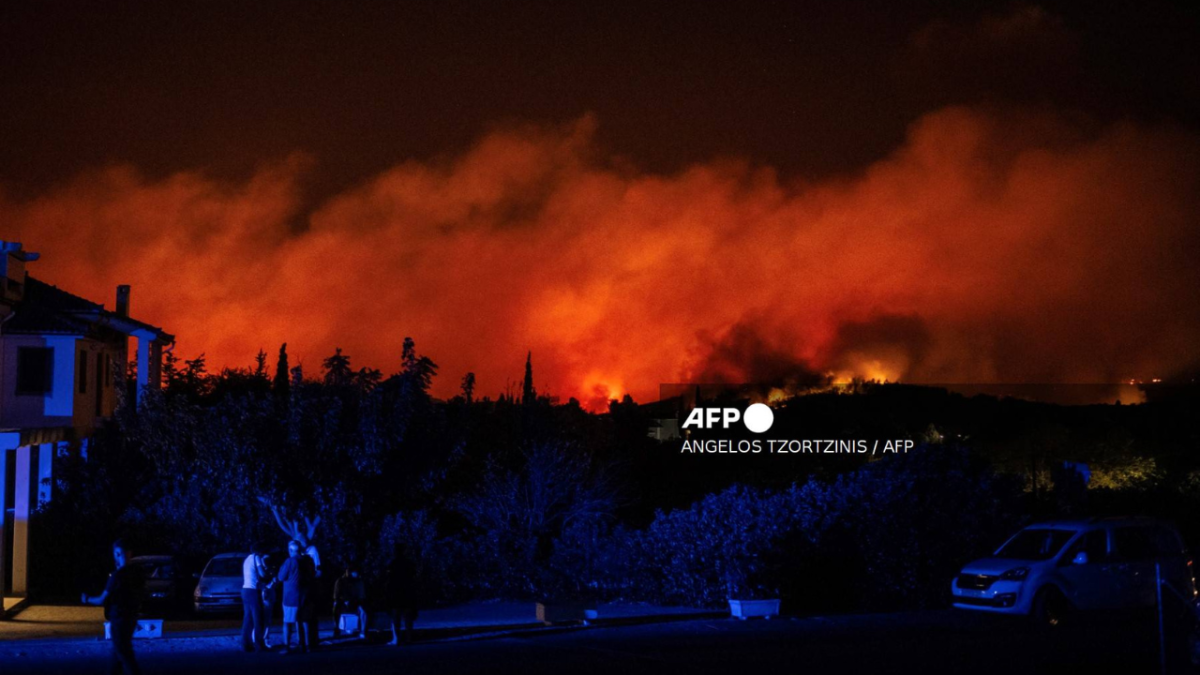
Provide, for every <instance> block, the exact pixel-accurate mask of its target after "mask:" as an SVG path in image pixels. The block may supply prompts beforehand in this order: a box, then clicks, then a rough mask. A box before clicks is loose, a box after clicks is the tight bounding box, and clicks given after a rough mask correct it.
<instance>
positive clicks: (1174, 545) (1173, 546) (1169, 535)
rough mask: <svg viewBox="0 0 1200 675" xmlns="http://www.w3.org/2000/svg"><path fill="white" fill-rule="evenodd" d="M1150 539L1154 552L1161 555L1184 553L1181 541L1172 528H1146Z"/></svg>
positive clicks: (1170, 555) (1168, 555) (1169, 555)
mask: <svg viewBox="0 0 1200 675" xmlns="http://www.w3.org/2000/svg"><path fill="white" fill-rule="evenodd" d="M1147 532H1148V534H1149V536H1150V541H1151V543H1152V544H1153V545H1154V552H1155V554H1157V555H1158V556H1161V557H1172V556H1181V555H1185V552H1184V546H1183V541H1181V540H1180V539H1179V535H1178V534H1176V533H1175V531H1174V530H1172V529H1171V528H1168V527H1162V526H1157V527H1151V528H1148V530H1147Z"/></svg>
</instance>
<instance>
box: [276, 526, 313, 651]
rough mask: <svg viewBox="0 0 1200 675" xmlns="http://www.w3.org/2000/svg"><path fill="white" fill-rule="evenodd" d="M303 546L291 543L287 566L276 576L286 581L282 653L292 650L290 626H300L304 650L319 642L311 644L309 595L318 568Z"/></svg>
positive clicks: (297, 630) (284, 564)
mask: <svg viewBox="0 0 1200 675" xmlns="http://www.w3.org/2000/svg"><path fill="white" fill-rule="evenodd" d="M302 551H303V549H302V548H301V547H300V542H298V541H292V542H289V543H288V556H289V557H288V559H287V560H284V561H283V565H281V566H280V567H279V575H278V576H277V577H276V578H277V579H278V580H279V582H280V583H282V584H283V650H282V653H284V654H286V653H288V648H289V646H290V639H289V638H290V636H289V633H290V632H291V631H290V628H291V627H292V626H295V627H296V633H297V636H296V637H297V642H298V643H299V647H300V650H301V651H305V652H307V651H308V650H309V649H311V648H312V647H315V646H316V645H310V644H309V643H308V625H307V623H308V621H309V620H310V618H309V617H308V616H307V610H308V609H309V605H310V599H309V597H308V594H309V589H310V588H311V587H312V582H313V579H314V578H315V577H316V569H315V566H314V565H313V561H312V558H310V557H308V556H307V555H305V554H304V553H303V552H302Z"/></svg>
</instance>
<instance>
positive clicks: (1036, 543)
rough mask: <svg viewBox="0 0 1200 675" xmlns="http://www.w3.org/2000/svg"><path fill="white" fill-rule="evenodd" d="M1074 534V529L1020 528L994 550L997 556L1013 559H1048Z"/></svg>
mask: <svg viewBox="0 0 1200 675" xmlns="http://www.w3.org/2000/svg"><path fill="white" fill-rule="evenodd" d="M1073 536H1075V530H1056V529H1051V528H1030V529H1028V530H1021V531H1020V532H1018V533H1017V536H1015V537H1013V538H1012V539H1009V540H1008V543H1006V544H1005V545H1004V546H1001V547H1000V550H999V551H996V557H997V558H1012V559H1013V560H1049V559H1050V558H1053V557H1054V556H1055V554H1057V553H1058V552H1059V551H1061V550H1062V547H1063V546H1064V545H1065V544H1066V543H1067V541H1069V540H1070V539H1071V537H1073Z"/></svg>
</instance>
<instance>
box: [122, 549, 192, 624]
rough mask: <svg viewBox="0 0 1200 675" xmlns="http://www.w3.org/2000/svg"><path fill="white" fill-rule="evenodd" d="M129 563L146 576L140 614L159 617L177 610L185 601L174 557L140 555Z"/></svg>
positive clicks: (183, 587)
mask: <svg viewBox="0 0 1200 675" xmlns="http://www.w3.org/2000/svg"><path fill="white" fill-rule="evenodd" d="M129 562H130V563H132V564H134V565H139V566H141V568H142V569H143V570H144V571H145V574H146V593H145V596H144V599H145V602H144V603H143V607H142V613H143V614H147V615H161V614H162V613H163V612H170V611H172V610H177V609H179V608H180V605H181V604H182V602H183V601H185V600H186V596H185V595H184V593H185V592H186V591H185V590H184V589H185V588H186V586H185V585H184V583H183V579H182V577H181V575H180V573H179V566H178V565H177V564H176V562H175V556H170V555H140V556H137V557H136V558H131V559H130V561H129Z"/></svg>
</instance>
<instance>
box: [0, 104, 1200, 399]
mask: <svg viewBox="0 0 1200 675" xmlns="http://www.w3.org/2000/svg"><path fill="white" fill-rule="evenodd" d="M593 127H594V122H593V121H592V120H591V119H589V118H585V119H582V120H580V121H578V122H577V123H575V124H573V125H570V126H568V127H566V128H562V129H549V130H547V129H536V128H522V129H515V130H509V131H500V132H496V133H492V134H490V135H488V136H486V137H484V138H483V139H482V140H480V142H479V143H478V144H477V145H476V146H475V147H474V148H473V149H471V150H470V151H469V152H467V153H465V154H464V155H462V156H461V157H458V158H456V159H454V160H453V161H444V160H439V161H430V162H417V161H408V162H404V163H402V164H399V165H398V166H396V167H395V168H393V169H391V170H389V171H387V172H385V173H384V174H382V175H380V176H378V177H376V178H375V179H373V180H371V181H370V182H368V183H367V184H365V185H362V186H360V187H358V188H356V189H353V190H349V191H346V192H344V193H342V194H339V195H337V196H335V197H333V198H331V199H328V200H327V201H325V202H324V203H321V204H319V205H317V206H316V207H315V208H313V209H311V210H306V207H305V203H306V202H305V200H304V198H303V195H302V194H301V188H300V185H301V183H302V181H303V177H304V175H305V173H306V171H307V170H308V164H309V163H308V162H307V161H305V160H303V159H300V158H296V159H291V160H288V161H285V162H282V163H280V164H278V165H274V166H270V167H267V168H264V169H263V170H261V171H260V172H259V173H258V174H257V175H255V176H254V177H253V178H252V179H250V180H248V181H247V182H245V183H237V184H234V183H228V182H221V181H217V180H213V179H210V178H208V177H206V176H205V174H204V173H203V172H200V171H197V172H188V173H180V174H177V175H174V176H170V177H168V178H165V179H162V180H148V179H145V178H143V177H141V176H139V175H138V173H137V172H136V171H135V170H134V169H132V168H129V167H111V168H107V169H103V170H99V171H96V172H95V173H90V174H88V175H84V176H80V177H79V178H78V179H77V180H75V181H74V182H71V183H70V184H68V185H65V186H63V187H61V188H60V189H56V190H54V191H52V192H50V193H48V194H45V195H43V196H41V197H39V198H36V199H32V200H28V201H14V200H12V199H6V198H4V197H3V196H0V220H2V221H3V222H4V223H5V229H6V232H5V238H10V239H20V240H23V241H24V242H25V244H26V246H27V247H28V248H30V249H32V250H37V251H41V252H42V253H43V258H42V260H41V261H40V262H38V263H37V264H36V266H35V267H34V270H33V273H34V274H35V275H39V276H41V277H42V278H44V279H46V280H48V281H51V282H53V283H56V284H58V285H60V286H63V287H65V288H67V289H70V290H74V291H76V292H79V293H81V294H83V295H87V296H89V297H96V298H97V299H107V300H108V302H109V304H110V306H111V302H112V289H113V287H115V285H116V284H118V283H132V284H133V285H134V298H133V303H134V311H135V313H136V314H137V315H138V316H139V317H144V318H146V319H148V320H150V321H153V322H156V323H159V324H161V325H163V326H165V327H167V328H168V329H170V330H171V331H172V332H173V333H175V334H176V335H178V336H180V345H179V350H178V352H177V353H180V354H182V355H184V356H191V355H195V354H198V353H200V352H202V351H203V352H206V354H207V356H208V359H209V364H210V366H214V367H219V366H223V365H233V366H242V365H247V364H249V362H250V361H251V359H252V357H253V355H254V354H255V352H257V351H258V349H259V348H264V349H267V350H268V351H272V350H274V349H276V348H277V347H278V345H279V343H281V342H284V341H286V342H288V344H289V349H290V350H291V351H292V352H293V359H294V360H297V359H298V360H300V361H301V362H302V363H303V365H304V367H305V370H306V372H307V373H309V374H316V371H317V370H318V369H319V364H320V359H321V358H323V357H324V356H326V355H328V354H330V353H332V352H333V349H334V347H342V348H343V349H344V350H345V351H346V353H348V354H350V355H351V356H352V358H353V359H354V364H355V365H356V366H366V365H371V366H375V367H379V368H382V369H383V370H385V371H394V370H395V369H396V368H397V366H398V362H399V357H400V343H401V340H402V339H403V337H404V336H406V335H411V336H413V337H414V338H415V339H416V341H417V347H418V349H419V350H420V351H422V352H423V353H426V354H428V355H429V356H431V357H432V358H433V359H434V360H435V361H436V362H438V364H439V365H440V366H441V372H442V374H443V375H442V376H441V377H439V378H438V380H437V382H436V384H435V387H436V393H437V394H439V395H450V394H453V393H454V391H455V390H456V389H457V385H458V382H459V380H460V378H461V376H462V375H463V374H464V373H466V372H467V371H474V372H476V374H477V376H478V389H477V392H478V395H481V396H482V395H485V394H492V395H495V394H496V393H499V392H500V391H502V390H503V388H504V386H505V383H506V382H512V381H516V380H518V379H519V378H520V375H521V369H522V367H523V362H524V356H525V353H526V351H527V350H529V349H532V350H533V355H534V368H535V375H536V381H537V385H538V389H539V390H540V391H542V392H544V393H550V394H554V395H557V396H559V397H560V398H561V399H565V398H566V397H568V396H575V397H577V398H579V399H580V400H581V401H583V402H585V403H586V404H587V405H589V406H591V407H597V406H602V405H603V401H604V400H606V399H608V398H619V397H620V396H622V395H624V394H625V393H630V394H632V395H633V396H634V397H635V398H637V399H638V400H649V399H653V398H656V396H657V386H658V383H660V382H671V381H685V382H686V381H699V382H704V381H731V382H736V381H741V382H773V381H779V382H787V381H794V382H796V383H798V386H811V385H814V384H818V383H820V382H822V381H824V380H825V379H826V378H827V375H828V376H829V377H831V378H832V380H833V381H834V382H848V381H851V380H852V379H853V378H861V379H868V380H880V381H883V380H887V381H896V380H904V381H926V382H1022V381H1033V382H1059V381H1067V382H1111V381H1117V380H1118V378H1119V377H1120V375H1121V374H1122V373H1132V372H1157V373H1171V372H1174V371H1176V370H1178V369H1180V368H1183V367H1186V366H1188V365H1190V363H1191V361H1190V360H1191V359H1193V358H1194V356H1195V354H1196V348H1197V346H1198V344H1200V315H1197V314H1196V312H1195V311H1194V309H1195V307H1197V306H1200V291H1198V290H1197V289H1200V279H1197V276H1198V271H1197V269H1198V268H1197V266H1196V265H1195V264H1194V263H1195V252H1196V251H1197V250H1198V246H1197V231H1196V229H1195V227H1194V214H1195V213H1197V212H1198V211H1200V209H1197V206H1198V204H1197V201H1198V195H1200V191H1197V190H1195V189H1194V188H1195V186H1196V184H1197V179H1198V178H1200V170H1198V167H1197V162H1196V158H1197V157H1200V152H1197V143H1196V139H1195V138H1193V137H1191V136H1189V135H1186V134H1184V133H1183V132H1178V131H1173V130H1162V129H1145V128H1137V127H1134V126H1130V125H1122V126H1119V127H1116V128H1112V129H1109V130H1108V131H1107V132H1104V133H1100V134H1093V135H1091V136H1085V135H1082V134H1079V133H1076V131H1075V130H1074V129H1072V128H1070V127H1068V126H1066V125H1065V124H1062V123H1059V122H1056V121H1054V120H1046V119H1040V120H1038V121H1037V124H1025V123H1024V121H1022V120H1019V119H1009V118H1006V117H999V116H993V115H987V114H982V113H979V112H975V111H971V110H967V109H957V108H956V109H948V110H944V111H941V112H937V113H934V114H931V115H929V116H927V117H925V118H924V119H922V120H920V121H919V122H918V123H916V124H915V125H914V126H913V128H912V130H911V133H910V135H909V138H908V140H907V141H906V143H905V144H904V145H903V146H902V147H900V148H899V149H897V150H896V151H895V152H894V153H893V154H892V155H891V156H890V157H887V158H886V159H883V160H881V161H879V162H878V163H876V164H875V165H874V166H871V167H870V168H868V169H867V170H865V171H863V172H862V173H861V175H858V176H855V177H852V178H843V179H838V180H829V181H826V182H822V183H815V184H802V183H795V182H792V181H790V180H784V179H781V178H780V177H779V176H777V175H776V174H775V173H774V172H773V171H771V170H770V169H769V168H764V167H756V166H752V165H749V164H747V163H745V162H740V161H714V162H711V163H708V164H704V165H697V166H693V167H690V168H688V169H686V170H684V171H681V172H679V173H677V174H674V175H649V174H644V173H639V172H638V171H636V170H634V169H631V168H629V167H628V166H627V165H626V164H624V163H613V164H610V163H609V162H607V161H605V160H604V159H603V158H602V153H600V152H599V151H598V150H597V148H596V147H595V146H594V143H593V141H592V134H593ZM785 390H786V389H785V388H780V391H781V392H783V391H785ZM778 396H783V393H780V394H778Z"/></svg>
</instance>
